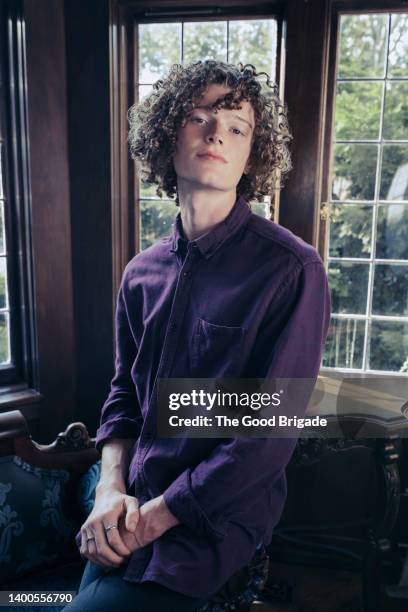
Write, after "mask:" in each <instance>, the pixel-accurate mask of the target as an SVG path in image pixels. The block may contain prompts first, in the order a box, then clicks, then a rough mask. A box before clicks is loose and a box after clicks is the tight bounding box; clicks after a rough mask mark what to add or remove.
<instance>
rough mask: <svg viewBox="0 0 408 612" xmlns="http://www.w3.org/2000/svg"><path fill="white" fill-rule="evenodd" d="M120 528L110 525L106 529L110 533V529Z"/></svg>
mask: <svg viewBox="0 0 408 612" xmlns="http://www.w3.org/2000/svg"><path fill="white" fill-rule="evenodd" d="M117 528H118V526H117V525H115V524H113V525H108V526H107V527H105V531H109V529H117Z"/></svg>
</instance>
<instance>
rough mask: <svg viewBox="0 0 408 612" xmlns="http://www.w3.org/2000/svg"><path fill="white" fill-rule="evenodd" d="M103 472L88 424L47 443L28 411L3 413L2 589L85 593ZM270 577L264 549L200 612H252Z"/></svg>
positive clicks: (72, 427) (0, 484) (0, 486)
mask: <svg viewBox="0 0 408 612" xmlns="http://www.w3.org/2000/svg"><path fill="white" fill-rule="evenodd" d="M99 474H100V457H99V455H98V453H97V451H96V450H95V447H94V440H93V439H91V438H90V437H89V435H88V431H87V429H86V427H85V425H84V424H83V423H80V422H78V423H71V424H70V425H69V426H68V427H67V429H66V430H65V431H64V432H63V433H60V434H59V435H58V436H57V439H56V440H55V441H54V442H53V443H52V444H49V445H40V444H37V443H36V442H35V441H34V440H33V439H32V438H31V436H30V434H29V431H28V427H27V423H26V421H25V419H24V417H23V415H22V413H21V412H20V411H18V410H14V411H11V412H7V413H3V414H0V590H7V591H18V592H21V591H50V592H51V591H77V590H78V586H79V583H80V579H81V576H82V573H83V569H84V560H83V559H82V558H81V556H80V555H79V552H78V549H77V546H76V543H75V534H76V533H77V532H78V530H79V528H80V526H81V525H82V524H83V522H84V521H85V519H86V517H87V516H88V514H89V513H90V512H91V510H92V507H93V503H94V495H95V486H96V484H97V481H98V479H99ZM267 571H268V556H267V554H266V552H265V550H262V551H261V550H259V551H258V552H257V554H256V555H255V558H254V560H253V562H252V563H251V565H249V566H248V567H246V568H243V570H242V571H240V572H238V573H237V574H236V575H235V576H234V577H233V579H231V581H229V583H228V584H227V585H225V587H224V588H223V589H222V590H221V591H220V592H219V593H217V595H216V596H215V597H214V598H213V599H212V600H211V601H210V602H208V604H207V605H206V606H204V607H203V608H201V609H200V612H217V611H218V610H241V611H242V612H243V611H244V610H249V605H250V602H252V601H253V600H255V599H256V597H257V595H258V594H259V592H260V591H261V590H262V588H263V586H264V584H265V581H266V578H267ZM64 605H65V603H62V602H60V604H59V605H55V606H43V607H41V605H36V606H34V605H33V607H32V608H31V607H29V606H21V610H25V612H27V611H29V610H33V611H34V610H35V611H36V612H39V611H41V610H42V609H44V612H45V611H48V612H50V611H52V610H55V611H57V610H62V609H63V607H64ZM14 609H16V608H14ZM17 609H19V607H18V606H17ZM197 612H198V611H197Z"/></svg>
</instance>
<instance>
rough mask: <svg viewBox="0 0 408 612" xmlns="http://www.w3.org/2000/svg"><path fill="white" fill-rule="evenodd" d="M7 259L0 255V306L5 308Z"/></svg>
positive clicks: (6, 301)
mask: <svg viewBox="0 0 408 612" xmlns="http://www.w3.org/2000/svg"><path fill="white" fill-rule="evenodd" d="M7 306H8V300H7V259H6V257H4V256H3V257H0V308H7Z"/></svg>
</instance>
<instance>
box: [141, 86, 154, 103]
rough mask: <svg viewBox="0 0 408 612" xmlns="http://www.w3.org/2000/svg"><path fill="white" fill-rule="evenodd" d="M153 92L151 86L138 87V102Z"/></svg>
mask: <svg viewBox="0 0 408 612" xmlns="http://www.w3.org/2000/svg"><path fill="white" fill-rule="evenodd" d="M152 91H153V85H139V101H140V100H142V99H143V98H145V97H146V96H147V95H149V93H150V92H152Z"/></svg>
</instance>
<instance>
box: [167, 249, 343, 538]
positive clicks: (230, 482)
mask: <svg viewBox="0 0 408 612" xmlns="http://www.w3.org/2000/svg"><path fill="white" fill-rule="evenodd" d="M330 307H331V300H330V291H329V287H328V282H327V275H326V271H325V269H324V265H323V263H322V261H321V260H316V259H315V260H313V261H311V262H307V263H304V264H299V266H298V267H296V268H295V269H294V270H293V271H292V272H291V273H290V274H289V275H288V277H287V278H286V279H285V281H284V283H283V284H282V285H281V287H280V288H279V290H278V291H277V292H276V293H275V295H274V296H273V304H271V307H270V309H269V311H268V314H267V315H266V318H265V323H264V325H263V328H262V331H261V332H260V333H261V336H260V338H259V342H258V343H257V346H256V353H257V354H256V355H254V359H255V358H256V362H257V363H259V364H261V363H262V364H263V365H262V368H261V366H259V367H260V369H259V371H258V376H262V377H263V378H282V379H284V378H287V379H292V378H303V379H311V380H312V384H311V385H310V393H302V395H301V398H300V399H299V402H300V403H301V405H300V406H296V414H298V415H299V414H302V411H303V414H304V411H305V410H306V408H307V405H308V402H309V400H310V396H311V393H312V391H313V386H314V384H315V381H316V379H317V376H318V372H319V368H320V363H321V357H322V352H323V349H324V344H325V340H326V336H327V332H328V327H329V321H330ZM254 374H255V373H254ZM296 443H297V438H292V437H291V438H245V437H241V438H230V439H228V440H227V441H223V442H222V443H220V444H219V445H217V446H216V447H215V448H214V449H213V451H212V452H211V454H210V455H209V456H208V457H207V458H206V459H205V460H203V461H201V462H200V463H199V464H198V465H196V466H195V467H194V468H189V469H187V470H185V471H184V472H183V473H182V474H181V475H180V476H179V477H178V478H177V479H176V480H175V481H174V482H172V484H171V485H170V486H169V487H168V488H167V489H166V490H165V491H164V493H163V497H164V500H165V502H166V504H167V505H168V507H169V509H170V511H171V512H172V513H173V514H174V515H175V516H176V517H177V518H178V520H179V521H180V522H181V523H184V524H185V525H187V526H188V527H189V528H191V529H192V530H194V531H195V532H197V533H200V534H202V535H206V536H208V537H210V538H212V539H215V540H217V539H222V538H223V537H225V533H226V525H227V521H228V518H229V517H230V516H231V515H233V514H234V513H237V512H239V511H240V509H247V508H248V507H249V506H251V504H254V508H255V510H256V504H257V501H259V499H260V492H261V491H263V490H265V489H271V488H273V486H274V485H275V483H276V482H277V481H278V480H279V479H280V478H281V477H282V473H283V472H284V470H285V468H286V465H287V464H288V462H289V460H290V458H291V456H292V453H293V451H294V448H295V446H296ZM260 511H261V510H260ZM263 511H265V510H263ZM266 519H267V517H265V520H266Z"/></svg>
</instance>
